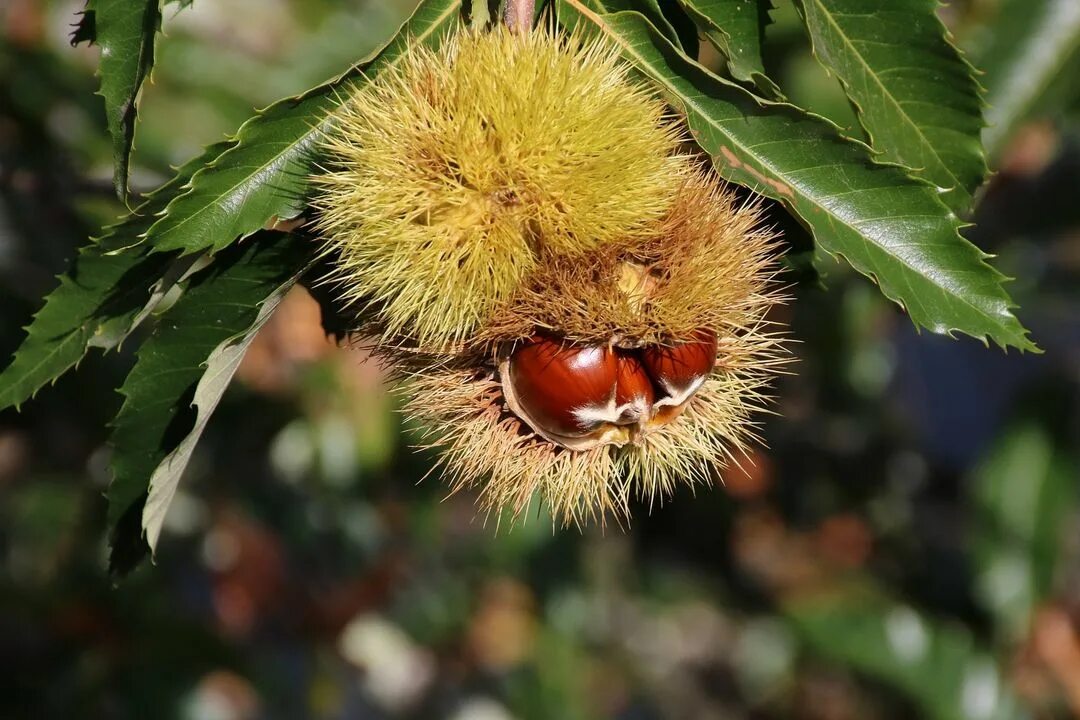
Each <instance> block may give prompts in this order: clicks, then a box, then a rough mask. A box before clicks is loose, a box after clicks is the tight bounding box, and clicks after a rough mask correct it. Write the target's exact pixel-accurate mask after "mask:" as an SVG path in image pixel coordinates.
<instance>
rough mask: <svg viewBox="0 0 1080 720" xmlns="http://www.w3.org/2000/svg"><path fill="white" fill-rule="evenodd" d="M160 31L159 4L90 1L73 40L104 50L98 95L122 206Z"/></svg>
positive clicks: (145, 0)
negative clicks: (144, 89) (142, 96)
mask: <svg viewBox="0 0 1080 720" xmlns="http://www.w3.org/2000/svg"><path fill="white" fill-rule="evenodd" d="M160 30H161V1H160V0H90V2H88V3H87V9H86V12H85V13H84V15H83V18H82V22H80V23H79V26H78V27H77V28H76V30H75V33H74V34H73V36H72V41H73V42H80V41H83V40H87V39H90V38H92V39H93V41H94V42H96V43H97V44H98V45H100V46H101V61H100V65H99V68H98V76H99V77H100V78H101V89H100V90H99V91H98V94H99V95H101V97H102V98H104V99H105V119H106V123H107V125H108V128H109V135H110V136H111V137H112V144H113V166H114V169H113V185H115V186H116V194H117V195H118V196H119V197H120V199H121V200H125V199H126V198H127V191H128V165H129V163H130V159H131V146H132V143H133V141H134V139H135V118H136V115H137V114H138V108H137V104H138V97H139V89H140V88H141V87H142V84H143V81H144V80H145V79H146V78H147V77H148V76H149V75H150V69H151V68H152V67H153V65H154V41H155V39H156V37H157V33H158V32H159V31H160Z"/></svg>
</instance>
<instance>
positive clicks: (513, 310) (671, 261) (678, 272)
mask: <svg viewBox="0 0 1080 720" xmlns="http://www.w3.org/2000/svg"><path fill="white" fill-rule="evenodd" d="M774 251H775V236H774V235H773V233H772V232H771V231H770V230H769V229H767V228H764V227H762V225H761V218H760V214H759V212H758V210H757V208H755V207H753V206H747V205H738V204H736V201H735V198H734V197H733V196H732V195H731V193H730V192H729V191H727V190H726V189H724V187H723V186H722V185H721V184H720V183H719V181H717V180H715V179H714V178H712V177H711V176H709V175H707V174H705V173H695V174H694V175H693V176H691V177H690V178H688V179H687V180H686V182H684V183H683V184H682V185H681V186H680V188H679V193H678V196H677V198H676V200H675V202H674V204H673V205H672V208H671V211H670V212H669V214H668V216H667V217H666V218H665V219H664V221H663V222H661V223H658V225H657V228H656V230H655V231H654V232H653V234H652V235H651V236H650V237H649V238H647V239H646V240H644V241H643V242H640V243H638V244H635V245H631V246H608V247H605V248H601V249H599V250H598V251H596V252H594V253H592V254H591V255H590V256H589V259H588V262H580V261H575V260H570V259H558V260H554V261H552V262H550V263H546V264H545V265H544V266H543V267H541V268H539V269H538V270H537V271H536V272H535V273H533V275H532V276H530V278H529V279H528V281H527V282H526V283H523V284H522V285H521V286H520V287H519V288H518V290H517V291H516V292H515V293H514V295H513V296H512V297H511V298H510V300H509V301H507V302H506V303H504V304H503V305H502V306H500V307H499V308H497V309H496V310H495V311H494V312H493V313H492V317H491V318H490V319H489V320H488V321H487V322H485V323H484V327H483V328H482V329H481V331H480V332H479V333H478V335H477V340H478V341H479V343H481V344H483V343H488V344H492V343H497V342H501V341H511V340H515V339H521V338H527V337H529V336H530V335H532V334H533V333H534V332H535V331H536V329H538V328H539V329H545V330H549V331H552V332H556V333H558V334H559V335H560V336H562V337H565V338H567V339H568V340H570V341H574V342H583V343H592V342H609V341H611V340H614V341H616V342H617V343H620V344H624V345H628V346H634V345H641V344H667V343H672V342H678V341H681V340H690V339H692V338H693V337H694V334H695V332H696V331H698V330H700V329H701V328H703V327H708V328H728V329H736V328H748V327H751V326H753V325H754V324H755V323H757V322H758V320H759V318H760V317H761V311H762V307H763V306H765V305H768V304H769V303H770V302H772V300H770V299H768V298H766V297H765V296H766V295H768V294H769V293H770V289H769V288H770V285H771V283H772V279H773V275H774V273H775V269H774V268H775V263H774V262H773V260H772V257H773V255H774Z"/></svg>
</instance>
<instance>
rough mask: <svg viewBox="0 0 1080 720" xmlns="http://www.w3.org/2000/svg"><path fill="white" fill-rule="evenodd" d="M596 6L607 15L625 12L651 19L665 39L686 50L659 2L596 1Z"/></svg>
mask: <svg viewBox="0 0 1080 720" xmlns="http://www.w3.org/2000/svg"><path fill="white" fill-rule="evenodd" d="M596 5H597V7H598V8H600V9H602V10H603V11H604V12H606V13H614V12H621V11H623V10H630V11H635V12H639V13H641V14H642V15H644V16H645V17H646V18H648V19H649V22H650V23H652V25H653V27H654V28H656V29H657V30H659V31H660V32H661V33H663V35H664V37H666V38H667V39H668V40H670V41H671V42H672V43H674V44H675V46H676V47H678V48H679V49H680V50H684V48H683V46H682V43H681V42H680V41H679V34H678V33H677V32H676V31H675V27H674V26H673V25H672V24H671V22H670V21H669V20H668V19H667V17H666V16H665V15H664V11H663V10H662V9H661V7H660V2H659V0H596Z"/></svg>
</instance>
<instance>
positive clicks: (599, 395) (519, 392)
mask: <svg viewBox="0 0 1080 720" xmlns="http://www.w3.org/2000/svg"><path fill="white" fill-rule="evenodd" d="M617 373H618V363H617V361H616V358H615V354H614V351H613V350H612V349H611V348H610V347H607V346H604V345H585V346H572V345H569V344H564V343H561V342H559V341H558V340H554V339H550V338H544V337H536V338H533V340H532V341H531V342H528V343H526V344H524V345H522V346H521V347H519V348H518V349H517V350H515V351H514V353H513V354H512V355H511V356H510V360H509V364H508V371H507V373H506V376H505V379H504V383H503V384H504V386H508V387H504V394H505V395H506V396H507V399H508V400H510V401H511V406H512V409H514V411H515V412H516V413H517V414H518V415H521V416H522V417H523V418H524V419H525V420H526V421H527V422H528V423H529V424H530V425H532V426H533V428H534V429H535V430H538V431H541V432H545V433H550V434H552V435H557V436H561V437H581V436H584V435H587V434H588V433H590V432H593V431H594V430H596V429H597V427H598V426H599V425H600V424H602V423H603V422H604V419H605V418H606V414H605V412H604V411H605V409H606V408H607V407H608V406H609V405H610V404H611V401H612V399H613V398H614V395H615V384H616V378H617ZM513 404H516V405H518V408H513Z"/></svg>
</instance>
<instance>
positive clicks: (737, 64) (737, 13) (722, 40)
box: [679, 0, 783, 100]
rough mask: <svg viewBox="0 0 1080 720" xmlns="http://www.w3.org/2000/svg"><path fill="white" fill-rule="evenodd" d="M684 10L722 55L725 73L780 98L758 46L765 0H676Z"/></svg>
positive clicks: (766, 21)
mask: <svg viewBox="0 0 1080 720" xmlns="http://www.w3.org/2000/svg"><path fill="white" fill-rule="evenodd" d="M679 2H681V3H682V5H683V7H685V8H686V11H687V13H689V14H690V17H692V18H693V19H694V22H695V23H697V25H698V27H699V28H701V31H702V32H703V33H704V34H705V37H707V38H708V39H709V42H711V43H712V45H713V46H714V47H715V48H716V49H717V50H718V51H719V52H720V53H721V54H722V55H723V56H724V58H725V60H726V63H727V68H728V72H730V73H731V76H732V77H733V78H735V79H736V80H741V81H742V82H746V83H750V84H751V85H754V86H756V87H757V89H758V90H760V91H761V92H762V93H764V94H765V95H766V97H768V98H770V99H772V100H780V99H782V98H783V93H781V92H780V88H779V87H777V86H776V83H774V82H773V81H772V80H771V79H770V78H769V76H768V75H766V74H765V63H764V61H763V60H762V55H761V45H762V42H763V41H764V39H765V26H766V25H768V24H769V9H770V8H771V3H770V2H769V0H679Z"/></svg>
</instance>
